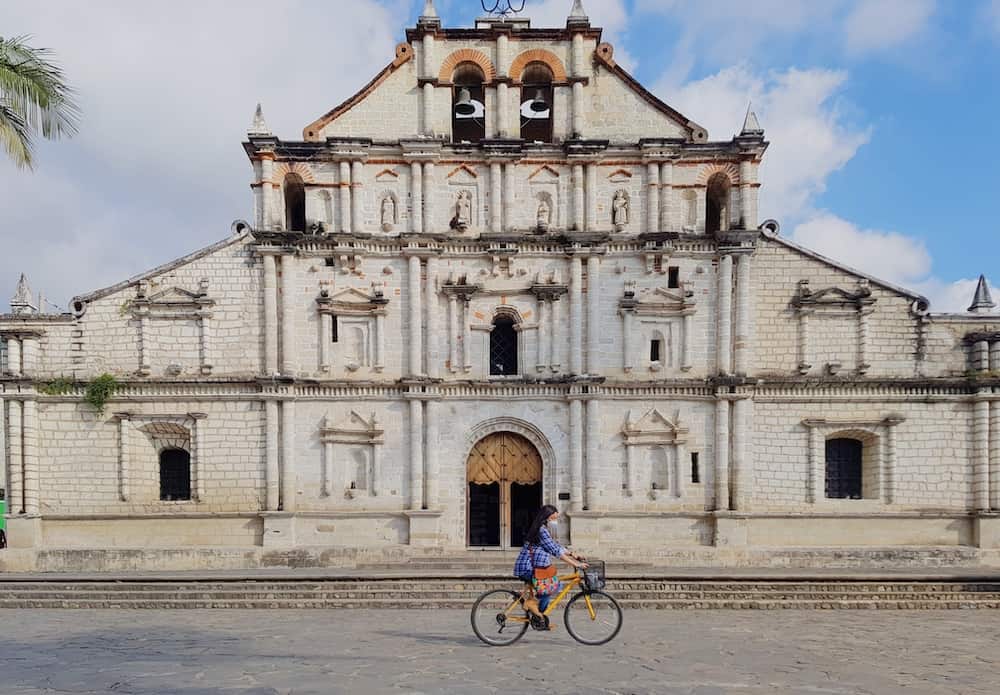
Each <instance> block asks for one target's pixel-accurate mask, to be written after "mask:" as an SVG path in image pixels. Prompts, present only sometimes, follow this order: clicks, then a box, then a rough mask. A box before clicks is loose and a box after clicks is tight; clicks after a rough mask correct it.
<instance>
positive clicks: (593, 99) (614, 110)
mask: <svg viewBox="0 0 1000 695" xmlns="http://www.w3.org/2000/svg"><path fill="white" fill-rule="evenodd" d="M584 123H585V124H586V129H587V130H586V133H584V135H585V136H586V137H590V138H609V139H610V140H611V141H612V142H623V141H625V140H627V139H628V138H630V137H631V138H632V141H633V142H634V139H635V138H634V137H632V136H633V135H634V134H637V133H656V134H657V135H658V136H659V137H663V138H682V137H685V136H686V135H687V133H686V132H685V131H684V129H683V128H682V127H681V126H680V125H678V124H677V123H676V122H675V121H673V120H671V119H670V118H668V117H667V116H666V115H665V114H664V113H663V112H661V111H659V110H658V109H656V108H655V107H653V105H652V104H650V103H649V102H647V101H646V100H645V99H643V98H642V97H641V96H639V95H638V94H637V93H635V92H634V91H633V90H632V89H630V88H629V87H628V86H626V85H625V83H624V82H622V80H621V79H620V78H619V77H618V76H616V75H614V74H612V73H610V72H608V71H607V70H605V69H601V68H598V69H596V70H594V74H593V75H592V77H591V81H590V85H589V88H588V89H587V91H586V98H585V99H584ZM624 124H627V125H625V127H624V128H623V125H624Z"/></svg>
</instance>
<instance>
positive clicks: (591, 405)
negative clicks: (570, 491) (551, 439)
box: [583, 398, 601, 509]
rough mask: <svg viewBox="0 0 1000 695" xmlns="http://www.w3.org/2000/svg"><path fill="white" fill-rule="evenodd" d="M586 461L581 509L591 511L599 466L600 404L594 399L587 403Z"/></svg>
mask: <svg viewBox="0 0 1000 695" xmlns="http://www.w3.org/2000/svg"><path fill="white" fill-rule="evenodd" d="M586 434H587V459H586V463H585V468H584V470H583V483H584V495H583V507H584V509H593V508H594V507H595V506H599V505H598V502H597V480H598V477H599V476H598V474H597V471H598V468H599V466H600V464H601V403H600V401H598V400H597V399H596V398H591V399H590V400H588V401H587V433H586Z"/></svg>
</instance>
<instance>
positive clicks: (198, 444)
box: [191, 413, 206, 502]
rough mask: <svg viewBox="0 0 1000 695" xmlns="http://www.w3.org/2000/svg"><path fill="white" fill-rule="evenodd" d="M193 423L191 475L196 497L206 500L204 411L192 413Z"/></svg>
mask: <svg viewBox="0 0 1000 695" xmlns="http://www.w3.org/2000/svg"><path fill="white" fill-rule="evenodd" d="M191 417H193V418H194V422H192V423H191V475H192V477H193V478H194V490H192V492H193V493H194V498H195V499H196V500H198V501H199V502H203V501H204V500H205V432H204V429H205V426H204V425H203V424H202V423H201V421H202V420H204V419H205V417H206V415H205V414H204V413H192V415H191Z"/></svg>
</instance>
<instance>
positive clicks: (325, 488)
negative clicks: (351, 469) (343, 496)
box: [319, 441, 349, 497]
mask: <svg viewBox="0 0 1000 695" xmlns="http://www.w3.org/2000/svg"><path fill="white" fill-rule="evenodd" d="M333 447H334V444H333V442H331V441H325V442H323V481H322V483H321V484H320V490H319V492H320V494H321V495H322V496H323V497H330V496H332V495H333V490H334V487H333V476H334V475H336V473H335V470H334V469H335V465H334V451H333ZM337 482H339V483H341V485H342V486H343V487H346V484H344V481H342V480H341V481H337ZM348 484H349V483H348ZM338 487H340V486H338Z"/></svg>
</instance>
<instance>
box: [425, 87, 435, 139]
mask: <svg viewBox="0 0 1000 695" xmlns="http://www.w3.org/2000/svg"><path fill="white" fill-rule="evenodd" d="M424 135H426V136H427V137H434V85H433V84H431V83H430V82H425V83H424Z"/></svg>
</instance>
